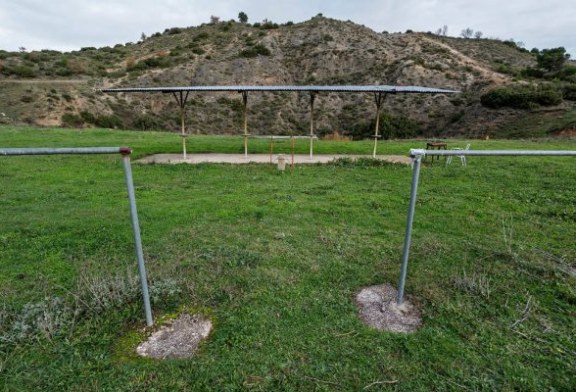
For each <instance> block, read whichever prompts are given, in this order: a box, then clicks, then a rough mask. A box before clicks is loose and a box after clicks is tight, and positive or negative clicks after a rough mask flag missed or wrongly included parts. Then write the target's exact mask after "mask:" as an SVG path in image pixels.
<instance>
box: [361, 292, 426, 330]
mask: <svg viewBox="0 0 576 392" xmlns="http://www.w3.org/2000/svg"><path fill="white" fill-rule="evenodd" d="M397 295H398V291H397V290H396V289H395V288H394V287H392V286H390V285H388V284H381V285H377V286H370V287H366V288H363V289H362V290H360V292H359V293H358V294H357V295H356V303H357V305H358V309H359V311H360V318H361V319H362V321H363V322H364V323H365V324H367V325H369V326H371V327H374V328H376V329H379V330H382V331H391V332H405V333H409V332H414V331H416V330H417V329H418V327H420V325H421V324H422V320H421V316H420V310H419V309H418V308H417V307H416V306H414V305H413V304H411V303H410V302H409V301H407V300H404V302H403V303H402V305H397V304H396V296H397Z"/></svg>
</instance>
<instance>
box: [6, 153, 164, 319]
mask: <svg viewBox="0 0 576 392" xmlns="http://www.w3.org/2000/svg"><path fill="white" fill-rule="evenodd" d="M131 153H132V150H131V149H130V148H129V147H75V148H0V156H23V155H86V154H122V158H123V159H122V160H123V163H124V174H125V179H126V188H127V190H128V200H129V202H130V216H131V218H132V232H133V235H134V244H135V245H134V246H135V249H136V258H137V259H138V271H139V273H140V283H141V285H142V297H143V299H144V311H145V313H146V324H147V325H148V326H151V325H153V323H154V321H153V319H152V309H151V307H150V295H149V292H148V280H147V277H146V266H145V265H144V252H143V251H142V240H141V238H140V224H139V222H138V212H137V210H136V196H135V193H134V182H133V180H132V168H131V166H130V154H131Z"/></svg>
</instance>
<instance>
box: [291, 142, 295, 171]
mask: <svg viewBox="0 0 576 392" xmlns="http://www.w3.org/2000/svg"><path fill="white" fill-rule="evenodd" d="M291 139H292V175H294V135H292V136H291Z"/></svg>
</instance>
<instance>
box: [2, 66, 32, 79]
mask: <svg viewBox="0 0 576 392" xmlns="http://www.w3.org/2000/svg"><path fill="white" fill-rule="evenodd" d="M2 72H3V73H4V74H6V75H15V76H18V77H20V78H35V77H36V71H34V69H33V68H31V67H27V66H25V65H17V66H15V67H6V68H4V70H3V71H2Z"/></svg>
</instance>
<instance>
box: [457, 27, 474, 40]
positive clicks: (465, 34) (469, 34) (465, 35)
mask: <svg viewBox="0 0 576 392" xmlns="http://www.w3.org/2000/svg"><path fill="white" fill-rule="evenodd" d="M473 35H474V30H472V29H471V28H470V27H467V28H465V29H464V30H462V32H461V33H460V36H461V37H462V38H466V39H468V38H472V36H473Z"/></svg>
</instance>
